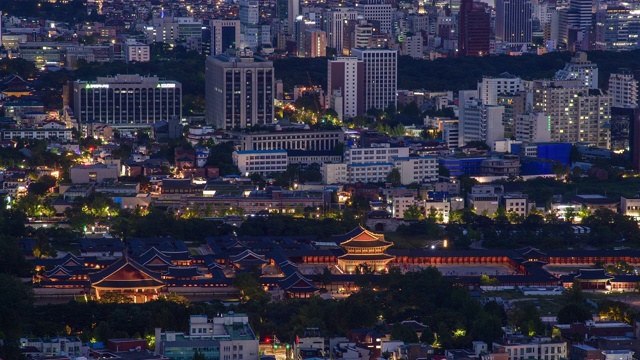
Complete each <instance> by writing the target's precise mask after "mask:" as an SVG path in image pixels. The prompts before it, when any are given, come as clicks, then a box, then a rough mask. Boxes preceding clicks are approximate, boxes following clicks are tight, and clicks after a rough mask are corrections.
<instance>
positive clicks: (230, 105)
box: [205, 49, 275, 129]
mask: <svg viewBox="0 0 640 360" xmlns="http://www.w3.org/2000/svg"><path fill="white" fill-rule="evenodd" d="M205 71H206V75H205V76H206V84H205V88H206V109H207V112H206V121H207V124H209V125H213V126H215V127H216V128H218V129H234V128H246V127H251V126H254V125H266V124H271V123H272V122H273V117H274V112H273V97H274V91H275V89H274V81H275V80H274V71H273V63H272V62H271V61H269V60H266V59H264V58H262V57H259V56H254V55H253V52H251V51H250V50H247V49H245V50H242V51H238V53H237V54H236V56H235V57H231V56H228V55H219V56H209V57H207V62H206V70H205Z"/></svg>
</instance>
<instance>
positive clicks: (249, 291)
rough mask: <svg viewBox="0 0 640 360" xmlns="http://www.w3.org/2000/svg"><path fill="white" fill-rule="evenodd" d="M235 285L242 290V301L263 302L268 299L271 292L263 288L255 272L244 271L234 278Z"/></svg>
mask: <svg viewBox="0 0 640 360" xmlns="http://www.w3.org/2000/svg"><path fill="white" fill-rule="evenodd" d="M233 286H234V287H235V288H236V289H238V291H240V301H241V302H243V303H245V302H248V301H254V302H262V301H268V299H269V294H267V293H266V292H265V291H264V289H263V288H262V284H260V282H259V281H258V279H256V276H254V274H251V273H249V272H243V273H240V274H238V275H237V276H236V277H235V279H233Z"/></svg>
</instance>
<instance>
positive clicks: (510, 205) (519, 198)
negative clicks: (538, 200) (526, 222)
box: [502, 193, 535, 218]
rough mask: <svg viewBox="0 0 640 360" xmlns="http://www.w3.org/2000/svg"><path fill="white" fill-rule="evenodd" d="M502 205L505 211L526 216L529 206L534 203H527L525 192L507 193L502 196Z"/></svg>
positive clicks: (527, 198)
mask: <svg viewBox="0 0 640 360" xmlns="http://www.w3.org/2000/svg"><path fill="white" fill-rule="evenodd" d="M502 206H503V207H504V210H505V211H506V212H507V213H510V212H511V213H515V214H518V215H520V216H522V217H523V218H526V217H527V215H529V210H530V209H531V207H532V206H534V207H535V203H529V197H528V196H527V194H516V193H508V194H505V195H504V196H503V197H502Z"/></svg>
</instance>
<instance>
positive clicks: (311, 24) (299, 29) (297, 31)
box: [293, 15, 320, 57]
mask: <svg viewBox="0 0 640 360" xmlns="http://www.w3.org/2000/svg"><path fill="white" fill-rule="evenodd" d="M293 28H294V33H293V35H294V36H293V38H294V40H295V42H296V50H297V55H298V57H305V50H306V43H307V30H310V31H315V30H319V28H320V24H318V23H317V22H316V21H315V20H311V19H309V18H305V17H303V16H302V15H300V16H298V18H297V19H296V22H295V23H294V26H293Z"/></svg>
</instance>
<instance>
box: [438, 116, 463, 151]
mask: <svg viewBox="0 0 640 360" xmlns="http://www.w3.org/2000/svg"><path fill="white" fill-rule="evenodd" d="M442 140H443V141H444V143H445V144H447V147H448V148H449V149H455V148H457V147H458V144H459V142H460V125H459V122H458V120H444V121H442Z"/></svg>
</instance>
